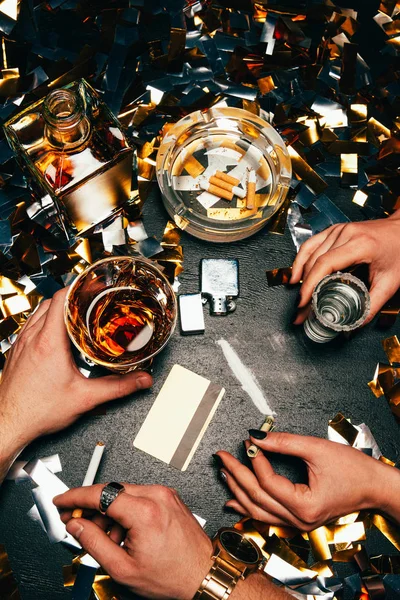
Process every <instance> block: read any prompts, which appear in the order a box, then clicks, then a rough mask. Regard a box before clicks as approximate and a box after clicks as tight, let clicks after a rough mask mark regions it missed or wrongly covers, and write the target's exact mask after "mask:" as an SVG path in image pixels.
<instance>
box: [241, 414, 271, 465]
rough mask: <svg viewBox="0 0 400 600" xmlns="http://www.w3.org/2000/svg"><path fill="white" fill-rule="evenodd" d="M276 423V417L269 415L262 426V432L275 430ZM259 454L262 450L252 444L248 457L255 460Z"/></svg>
mask: <svg viewBox="0 0 400 600" xmlns="http://www.w3.org/2000/svg"><path fill="white" fill-rule="evenodd" d="M274 423H275V419H274V417H273V416H272V415H268V416H267V417H265V421H264V423H263V424H262V425H261V427H260V431H267V432H268V431H271V429H273V427H274ZM259 452H260V448H258V447H257V446H256V445H255V444H251V446H249V447H248V448H247V456H248V457H249V458H255V457H256V456H257V454H258V453H259Z"/></svg>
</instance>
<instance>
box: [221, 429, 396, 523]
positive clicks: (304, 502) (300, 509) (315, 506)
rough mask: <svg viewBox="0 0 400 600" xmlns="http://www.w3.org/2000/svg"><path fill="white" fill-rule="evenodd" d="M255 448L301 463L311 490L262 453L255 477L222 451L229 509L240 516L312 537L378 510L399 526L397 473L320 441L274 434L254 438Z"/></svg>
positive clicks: (355, 452) (352, 451) (353, 451)
mask: <svg viewBox="0 0 400 600" xmlns="http://www.w3.org/2000/svg"><path fill="white" fill-rule="evenodd" d="M251 442H252V443H254V444H256V445H257V446H258V447H259V448H261V449H262V450H265V451H267V452H274V453H278V454H288V455H290V456H297V457H299V458H302V459H303V460H304V461H305V463H306V465H307V470H308V485H306V484H302V483H292V482H291V481H290V480H289V479H287V478H286V477H283V476H281V475H278V474H277V473H275V472H274V470H273V468H272V466H271V464H270V462H269V461H268V459H267V458H266V457H265V456H264V454H263V453H262V452H259V453H258V455H257V456H256V457H255V458H253V459H251V463H252V467H253V470H254V473H253V472H252V471H251V470H250V469H248V468H247V467H245V466H244V465H243V464H242V463H241V462H239V461H238V460H237V459H236V458H234V457H233V456H231V455H230V454H229V453H228V452H223V451H220V452H218V456H219V457H220V458H221V460H222V461H223V465H224V466H223V468H222V473H224V474H225V476H226V483H227V484H228V486H229V488H230V490H231V492H232V493H233V495H234V496H235V498H236V499H235V500H229V501H228V502H227V504H226V505H227V506H229V507H231V508H233V509H235V510H236V511H237V512H239V513H240V514H242V515H247V516H251V517H253V518H254V519H257V520H259V521H264V522H266V523H270V524H272V525H292V526H294V527H297V528H299V529H301V530H302V531H311V530H313V529H315V528H316V527H319V526H320V525H322V524H324V523H328V522H330V521H332V520H334V519H336V518H337V517H340V516H343V515H345V514H348V513H351V512H354V511H356V510H361V509H364V508H369V509H373V508H374V509H379V510H381V511H384V512H386V513H387V514H388V515H389V516H391V517H392V518H393V519H395V520H397V522H399V523H400V505H399V502H398V498H399V497H400V473H399V471H398V470H397V469H395V468H393V467H390V466H388V465H386V464H384V463H382V462H380V461H378V460H376V459H375V458H371V457H370V456H368V455H366V454H364V453H363V452H361V451H360V450H356V449H355V448H352V447H351V446H345V445H343V444H338V443H335V442H330V441H328V440H323V439H320V438H315V437H306V436H301V435H293V434H290V433H280V432H272V433H268V435H267V437H266V438H265V439H263V440H257V439H255V438H251ZM246 445H247V447H248V446H249V445H250V442H249V441H247V442H246Z"/></svg>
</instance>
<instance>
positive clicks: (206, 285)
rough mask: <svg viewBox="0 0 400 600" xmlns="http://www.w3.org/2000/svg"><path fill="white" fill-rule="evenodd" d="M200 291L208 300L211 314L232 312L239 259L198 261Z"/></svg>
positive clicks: (237, 287) (236, 294) (236, 286)
mask: <svg viewBox="0 0 400 600" xmlns="http://www.w3.org/2000/svg"><path fill="white" fill-rule="evenodd" d="M200 265H201V266H200V270H201V293H202V295H203V298H204V299H205V300H206V301H207V300H209V302H210V312H211V314H212V315H226V314H228V313H230V312H233V311H234V310H235V308H236V303H235V302H234V301H233V298H237V296H238V295H239V261H238V260H237V259H225V258H203V259H202V260H201V263H200Z"/></svg>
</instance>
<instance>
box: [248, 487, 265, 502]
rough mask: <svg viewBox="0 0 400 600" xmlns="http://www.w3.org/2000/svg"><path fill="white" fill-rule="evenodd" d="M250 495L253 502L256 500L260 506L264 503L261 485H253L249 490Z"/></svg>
mask: <svg viewBox="0 0 400 600" xmlns="http://www.w3.org/2000/svg"><path fill="white" fill-rule="evenodd" d="M249 496H250V499H251V500H252V502H254V504H257V505H258V506H259V505H260V504H262V497H263V493H262V490H261V489H260V488H259V487H253V488H252V489H251V490H250V491H249Z"/></svg>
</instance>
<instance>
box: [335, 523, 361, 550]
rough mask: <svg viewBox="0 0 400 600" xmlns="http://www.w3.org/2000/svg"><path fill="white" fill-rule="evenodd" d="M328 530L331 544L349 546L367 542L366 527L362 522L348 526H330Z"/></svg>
mask: <svg viewBox="0 0 400 600" xmlns="http://www.w3.org/2000/svg"><path fill="white" fill-rule="evenodd" d="M326 530H327V534H326V535H327V541H328V543H329V544H348V543H350V542H358V541H360V540H365V526H364V523H363V522H362V521H356V522H354V523H349V524H347V525H328V526H327V527H326Z"/></svg>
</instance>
